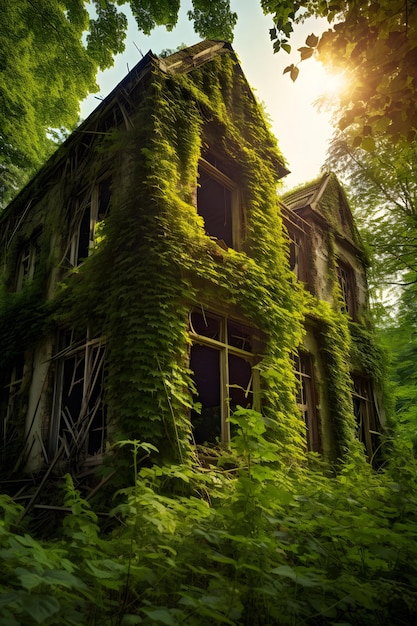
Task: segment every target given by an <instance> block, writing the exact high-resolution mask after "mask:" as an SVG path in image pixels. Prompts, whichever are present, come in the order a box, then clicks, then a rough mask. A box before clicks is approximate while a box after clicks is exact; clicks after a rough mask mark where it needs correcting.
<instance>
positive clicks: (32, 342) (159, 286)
mask: <svg viewBox="0 0 417 626" xmlns="http://www.w3.org/2000/svg"><path fill="white" fill-rule="evenodd" d="M286 173H287V170H286V167H285V162H284V159H283V157H282V156H281V154H280V152H279V150H278V147H277V144H276V140H275V138H274V137H273V136H272V135H271V133H270V131H269V129H268V126H267V125H266V123H265V121H264V117H263V115H262V111H261V109H260V108H259V106H258V104H257V102H256V100H255V98H254V97H253V95H252V92H251V90H250V88H249V86H248V84H247V82H246V80H245V77H244V75H243V73H242V70H241V68H240V66H239V64H238V61H237V59H236V56H235V54H234V52H233V50H232V48H231V46H230V45H229V44H226V43H224V42H219V41H204V42H202V43H199V44H197V45H195V46H192V47H190V48H187V49H184V50H181V51H179V52H177V53H175V54H172V55H171V56H168V57H166V58H160V57H158V56H156V55H154V54H153V53H152V52H149V53H148V54H147V55H146V56H145V57H144V58H143V59H142V60H141V61H140V62H139V64H138V65H137V66H136V67H135V68H134V69H133V70H132V71H131V72H130V73H129V74H128V75H127V76H126V77H125V78H124V79H123V80H122V81H121V83H120V84H119V85H118V86H117V87H116V88H115V89H114V90H113V92H112V93H111V94H110V95H109V96H108V97H107V98H106V99H104V100H103V101H102V102H101V103H100V105H99V106H98V107H97V109H96V110H95V111H94V112H93V113H92V114H91V115H90V116H89V117H88V119H86V120H85V121H84V122H83V123H82V124H81V125H80V126H79V127H78V128H77V129H76V130H75V131H74V132H73V133H72V135H71V136H70V137H69V138H68V139H67V140H66V141H65V142H64V143H63V144H62V145H61V146H60V147H59V148H58V150H57V151H56V153H55V154H54V155H53V156H52V157H51V158H50V160H49V161H48V162H47V163H46V164H45V166H44V167H43V169H42V170H41V171H40V172H39V173H38V174H37V175H36V176H35V178H34V179H33V180H32V181H31V182H30V183H29V184H28V185H27V186H26V187H25V188H24V189H23V190H22V191H21V192H20V194H19V195H18V196H17V197H16V198H15V199H14V201H13V202H12V203H11V204H10V205H9V207H8V208H7V209H6V210H5V211H4V212H3V213H2V215H1V216H0V228H1V234H0V238H1V253H0V254H1V261H2V287H1V289H2V293H1V309H0V315H1V351H0V352H1V357H0V358H1V373H0V376H1V378H0V382H1V389H0V416H1V421H0V424H1V426H0V430H1V440H2V463H3V468H2V475H6V474H7V475H8V476H10V475H13V473H17V472H21V471H30V472H34V471H37V470H40V469H42V468H46V467H51V466H53V465H55V466H56V467H62V468H68V467H69V468H72V469H74V468H75V469H77V470H79V471H81V469H82V468H84V470H85V468H93V467H94V466H96V465H97V464H99V463H101V462H102V459H103V457H104V455H106V454H107V453H108V452H109V450H110V449H111V444H112V443H113V442H114V441H117V440H120V439H138V440H140V441H145V442H149V443H151V444H153V445H154V446H156V447H157V448H158V450H159V454H160V455H161V457H163V458H168V459H169V458H171V459H180V460H186V459H190V458H192V457H193V455H195V451H196V449H197V450H198V451H200V453H201V454H203V453H204V451H205V452H206V453H207V454H209V452H207V451H210V450H215V449H216V448H219V447H221V446H222V445H227V444H228V442H229V441H230V438H231V436H232V435H233V428H235V426H233V423H231V422H230V421H229V419H228V418H229V416H230V414H231V413H232V412H233V411H234V410H235V409H236V407H243V408H246V409H253V410H256V411H257V412H258V413H259V419H260V420H263V421H264V424H265V429H266V433H265V436H267V437H270V438H273V439H274V440H275V441H276V442H277V443H278V445H279V449H280V451H281V453H282V458H283V461H284V462H285V461H286V459H290V458H294V457H295V458H302V456H303V455H304V454H305V452H306V450H312V451H316V452H319V453H321V454H323V455H324V456H325V457H327V458H329V459H336V458H339V457H343V455H344V454H345V453H346V450H348V449H349V446H350V445H351V444H352V442H354V441H356V440H357V439H359V440H360V441H362V442H363V445H364V453H365V454H366V455H367V456H368V458H369V459H372V457H373V455H375V453H376V452H377V450H378V448H379V446H380V442H379V433H380V431H381V423H383V415H382V408H381V392H380V388H379V379H378V368H377V366H376V362H377V359H378V357H377V354H376V351H375V348H374V346H373V343H372V332H371V329H370V327H369V323H368V321H367V319H368V317H367V311H368V301H367V298H368V296H367V285H366V273H365V272H366V259H365V256H364V253H363V250H362V248H361V243H360V241H359V238H358V233H357V231H356V229H355V225H354V223H353V219H352V214H351V212H350V210H349V206H348V204H347V201H346V197H345V195H344V193H343V190H342V188H341V187H340V185H339V183H338V181H337V179H336V178H335V176H334V175H332V174H326V175H324V176H323V177H322V178H321V179H320V180H318V181H316V182H315V183H313V184H310V185H307V186H305V187H304V188H303V189H301V190H298V191H296V192H294V193H290V194H288V195H287V196H286V197H285V198H284V200H283V201H279V200H278V197H277V185H278V182H279V180H280V179H281V178H282V177H283V176H285V174H286Z"/></svg>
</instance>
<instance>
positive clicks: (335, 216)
mask: <svg viewBox="0 0 417 626" xmlns="http://www.w3.org/2000/svg"><path fill="white" fill-rule="evenodd" d="M283 202H284V203H285V204H286V206H287V207H288V208H289V209H291V210H292V211H293V212H294V213H296V214H297V215H300V216H301V217H303V218H304V219H306V220H307V221H310V220H316V221H324V222H326V223H327V224H328V225H329V226H330V227H332V228H333V229H334V230H335V231H336V233H337V234H338V235H339V236H342V238H345V239H347V240H348V241H349V242H350V243H351V244H354V245H355V246H357V245H358V243H359V235H358V232H357V230H356V227H355V225H354V221H353V216H352V212H351V210H350V207H349V204H348V201H347V198H346V194H345V192H344V190H343V187H342V186H341V184H340V183H339V181H338V179H337V177H336V175H335V174H333V173H328V174H324V176H322V177H320V178H319V179H318V180H315V181H313V182H311V183H308V184H307V185H305V186H303V187H301V188H300V189H296V190H295V191H292V192H289V193H287V194H285V195H284V196H283Z"/></svg>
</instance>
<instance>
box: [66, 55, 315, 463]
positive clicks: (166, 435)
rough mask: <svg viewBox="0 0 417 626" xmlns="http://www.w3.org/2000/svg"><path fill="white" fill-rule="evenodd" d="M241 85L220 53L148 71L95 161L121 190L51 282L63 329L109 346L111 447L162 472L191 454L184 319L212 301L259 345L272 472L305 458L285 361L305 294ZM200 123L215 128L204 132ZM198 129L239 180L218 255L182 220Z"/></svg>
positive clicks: (267, 143)
mask: <svg viewBox="0 0 417 626" xmlns="http://www.w3.org/2000/svg"><path fill="white" fill-rule="evenodd" d="M243 81H244V78H243V76H242V74H241V71H240V68H239V67H238V65H237V63H236V61H235V60H234V58H233V57H232V55H229V54H225V55H222V56H219V57H216V58H215V59H213V60H212V61H211V62H210V63H206V64H204V65H202V66H201V67H200V68H198V69H195V70H194V71H193V72H192V73H188V74H177V75H175V76H167V75H166V74H165V73H164V72H161V71H159V70H158V69H157V68H155V69H154V70H153V72H152V84H151V88H150V89H149V90H148V95H147V96H146V97H145V98H143V101H142V102H141V106H140V107H138V112H137V114H136V116H135V117H134V118H132V125H133V128H130V129H129V130H128V131H127V132H126V131H120V133H119V134H117V135H116V136H112V143H111V144H110V146H108V147H109V150H110V153H109V151H108V150H106V151H104V150H103V151H102V154H103V155H105V157H104V158H106V159H109V163H110V168H111V170H112V176H113V177H114V179H123V180H124V181H125V184H124V185H123V186H118V187H115V188H114V193H113V195H112V206H111V211H110V214H109V216H108V218H106V220H105V223H104V225H103V229H102V235H103V238H102V242H101V243H100V245H98V247H97V249H96V251H95V253H94V254H93V255H92V257H91V258H89V259H88V262H86V263H84V264H82V265H81V267H79V268H78V271H77V273H76V274H75V275H73V276H70V277H66V278H65V280H63V284H65V288H64V290H63V297H62V302H61V303H60V302H58V301H57V308H60V309H61V310H62V313H63V315H64V316H65V323H66V324H67V325H68V324H71V325H73V324H78V325H84V326H86V325H87V324H88V323H91V319H94V320H95V323H96V329H97V332H101V333H102V334H103V335H105V336H106V337H107V338H108V339H107V349H108V356H107V367H108V379H107V383H106V389H105V393H106V403H107V406H108V419H109V423H111V424H114V425H115V428H116V429H117V431H118V433H120V436H121V438H122V439H125V438H128V439H132V438H134V437H139V438H140V439H141V440H146V441H149V442H150V443H152V444H153V445H154V446H156V447H157V448H158V449H159V451H160V455H161V456H162V457H164V458H165V459H170V460H171V461H172V460H173V459H175V460H181V461H182V462H187V461H188V462H189V461H190V459H192V458H193V456H194V450H193V447H192V446H191V441H192V437H191V424H190V420H189V412H190V408H191V406H192V402H193V398H192V392H193V389H194V387H193V383H192V379H191V372H190V370H189V365H188V358H187V352H188V347H189V335H188V315H189V311H190V307H193V306H195V307H204V308H207V309H210V307H213V303H216V302H218V301H219V300H221V302H222V303H223V306H227V307H228V310H229V314H230V315H233V311H234V310H236V311H237V312H239V314H240V315H242V314H243V315H244V316H245V318H246V319H247V320H248V322H249V323H250V322H252V323H253V324H254V326H256V327H259V328H262V330H263V331H264V332H265V333H268V340H265V350H264V359H263V360H262V361H261V362H260V363H259V364H258V365H257V367H258V368H259V371H260V376H261V377H262V379H263V384H262V387H263V389H265V395H266V397H267V399H268V401H267V402H265V409H264V411H265V415H266V417H268V418H269V421H268V422H267V423H268V436H270V437H274V438H275V439H277V440H278V441H279V442H280V446H281V448H282V463H286V462H287V460H288V459H291V462H300V461H301V460H302V459H303V457H304V452H303V437H304V433H303V431H304V425H303V421H302V420H301V418H300V415H299V412H298V410H297V407H296V404H295V399H294V385H295V378H294V373H293V368H292V362H291V359H290V357H289V355H290V352H291V351H293V350H294V349H295V347H296V346H297V345H299V343H300V341H301V336H302V332H303V330H302V319H303V311H304V304H303V302H304V295H303V293H302V291H301V289H300V287H297V286H296V285H295V284H294V279H293V275H292V273H291V272H290V269H289V267H288V263H287V259H286V252H285V244H284V239H283V237H284V235H283V232H282V224H281V218H280V215H279V214H278V207H277V204H276V200H275V198H276V195H275V188H276V175H275V169H274V168H275V166H276V163H282V157H281V155H280V154H279V152H278V150H277V146H276V143H275V141H274V139H273V138H272V137H271V135H270V134H269V130H268V128H267V125H266V124H265V122H264V120H263V118H262V115H261V113H260V110H259V109H258V107H257V104H256V102H255V100H254V99H253V98H252V96H251V94H250V93H248V92H247V90H246V89H244V88H242V87H244V82H243ZM242 83H243V85H242ZM202 111H203V115H202V113H201V112H202ZM206 120H211V121H212V122H214V123H215V125H216V127H215V129H214V130H213V131H211V134H207V128H204V129H203V124H206V125H207V121H206ZM203 130H204V132H205V134H204V139H205V141H206V142H210V144H211V145H212V146H213V149H214V148H216V149H217V150H218V151H219V153H221V154H223V155H224V156H223V158H224V159H225V161H226V162H230V163H234V164H235V167H239V168H240V170H239V180H240V182H241V184H240V188H241V193H242V201H243V203H244V205H245V207H246V214H247V227H246V232H247V235H246V240H245V241H244V244H243V245H244V250H242V251H237V250H234V249H232V248H229V249H227V250H223V249H222V248H220V247H219V246H218V245H217V243H216V242H215V241H213V239H212V238H210V237H209V236H207V235H206V234H205V232H204V229H203V224H202V219H201V217H200V216H199V215H198V214H197V211H196V210H195V205H194V200H193V193H194V191H195V181H196V180H197V175H198V172H197V167H198V161H199V159H200V157H201V154H202V149H203V148H202V138H203ZM144 146H146V148H145V147H144ZM109 154H110V157H111V159H110V157H109ZM82 174H83V176H85V172H84V171H83V173H82ZM174 182H175V184H173V183H174ZM150 199H151V200H150ZM103 284H106V289H105V290H103V289H102V285H103ZM139 293H140V298H139V297H138V294H139ZM93 294H94V297H93ZM92 303H93V304H92ZM214 306H215V305H214ZM121 390H123V392H121Z"/></svg>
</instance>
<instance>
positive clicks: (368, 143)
mask: <svg viewBox="0 0 417 626" xmlns="http://www.w3.org/2000/svg"><path fill="white" fill-rule="evenodd" d="M360 145H361V148H363V149H364V150H367V151H368V152H373V151H374V150H375V139H374V138H373V137H370V136H369V135H367V136H366V137H364V138H363V139H362V142H361V144H360Z"/></svg>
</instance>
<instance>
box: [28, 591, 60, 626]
mask: <svg viewBox="0 0 417 626" xmlns="http://www.w3.org/2000/svg"><path fill="white" fill-rule="evenodd" d="M23 608H24V611H25V613H27V614H28V615H30V616H31V617H32V619H34V620H35V621H36V622H38V624H42V623H43V622H46V620H48V619H49V618H50V617H52V615H55V614H56V613H58V611H59V610H60V608H61V605H60V603H59V602H58V600H57V599H56V598H54V597H52V596H50V595H43V594H42V595H41V594H27V595H26V598H25V602H24V605H23Z"/></svg>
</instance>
